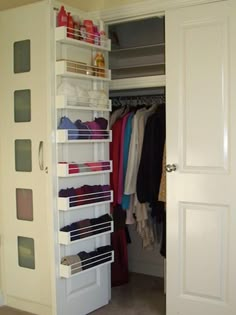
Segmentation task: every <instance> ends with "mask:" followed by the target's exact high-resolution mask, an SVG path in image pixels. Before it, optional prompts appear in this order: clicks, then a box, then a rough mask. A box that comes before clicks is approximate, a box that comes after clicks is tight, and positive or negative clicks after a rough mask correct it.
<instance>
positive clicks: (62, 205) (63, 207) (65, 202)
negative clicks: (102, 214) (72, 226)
mask: <svg viewBox="0 0 236 315" xmlns="http://www.w3.org/2000/svg"><path fill="white" fill-rule="evenodd" d="M102 193H106V195H105V196H104V195H102ZM94 194H95V195H99V194H100V195H101V197H93V195H94ZM88 196H89V197H88ZM76 197H78V198H81V197H85V198H87V199H86V200H89V201H91V203H87V204H83V205H80V206H77V205H75V206H72V207H70V203H74V204H76V203H77V202H76V201H72V202H70V198H72V199H73V198H74V199H75V198H76ZM108 197H109V200H106V201H103V200H101V201H96V202H93V200H97V199H104V198H108ZM111 202H113V191H112V190H108V191H104V192H96V193H90V194H84V195H78V196H71V197H58V209H59V210H60V211H71V210H79V209H83V208H87V207H93V206H97V205H101V204H107V203H111Z"/></svg>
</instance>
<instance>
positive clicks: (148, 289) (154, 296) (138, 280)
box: [0, 273, 166, 315]
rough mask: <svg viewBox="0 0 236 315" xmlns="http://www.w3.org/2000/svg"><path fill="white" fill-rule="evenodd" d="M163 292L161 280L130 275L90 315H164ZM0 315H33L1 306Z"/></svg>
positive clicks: (140, 275)
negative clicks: (102, 305) (108, 301)
mask: <svg viewBox="0 0 236 315" xmlns="http://www.w3.org/2000/svg"><path fill="white" fill-rule="evenodd" d="M163 292H164V284H163V279H161V278H156V277H152V276H146V275H142V274H135V273H132V274H130V281H129V283H128V284H126V285H123V286H120V287H116V288H113V289H112V299H111V302H110V303H109V304H108V305H106V306H104V307H102V308H100V309H99V310H97V311H95V312H92V313H90V315H165V313H166V311H165V295H164V293H163ZM0 315H33V314H31V313H27V312H23V311H19V310H16V309H13V308H10V307H6V306H3V307H0ZM65 315H69V314H65Z"/></svg>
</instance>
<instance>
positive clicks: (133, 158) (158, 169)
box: [111, 100, 165, 248]
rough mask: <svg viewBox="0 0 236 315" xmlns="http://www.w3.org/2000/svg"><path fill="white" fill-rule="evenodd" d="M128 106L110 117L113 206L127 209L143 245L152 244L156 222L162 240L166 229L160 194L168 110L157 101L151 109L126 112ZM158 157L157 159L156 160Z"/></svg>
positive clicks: (149, 245) (150, 245)
mask: <svg viewBox="0 0 236 315" xmlns="http://www.w3.org/2000/svg"><path fill="white" fill-rule="evenodd" d="M119 101H120V100H119ZM136 103H138V102H136ZM146 105H147V104H146ZM127 109H131V107H130V106H126V107H125V109H123V110H121V109H117V110H115V111H114V113H112V117H111V118H112V119H111V122H112V124H113V126H112V132H113V143H112V145H111V159H112V160H113V174H112V175H111V177H112V178H111V186H112V189H113V190H114V202H113V207H114V206H116V205H121V207H122V209H124V210H126V211H125V212H126V223H127V224H133V223H134V222H135V221H136V223H137V232H138V234H139V235H140V237H141V239H142V243H143V247H144V248H153V245H154V242H155V237H154V234H155V233H154V224H153V222H155V226H156V222H157V223H158V225H157V226H158V228H157V230H158V233H156V234H158V239H159V240H161V239H162V232H163V226H162V224H163V220H164V219H163V218H164V215H163V213H162V210H161V209H162V208H161V207H158V205H159V204H158V197H159V196H158V194H159V188H160V182H161V178H162V173H163V172H162V165H163V164H164V157H163V147H164V142H165V111H164V106H157V104H155V105H154V106H150V107H149V108H148V109H147V108H145V107H142V108H140V109H138V110H137V109H136V110H135V112H134V111H132V112H129V113H127ZM119 115H120V116H119ZM155 161H158V163H157V164H155ZM145 163H146V164H145ZM163 181H164V178H163ZM163 185H164V184H163ZM144 186H145V187H144ZM158 211H159V212H158ZM134 216H135V219H134ZM155 230H156V228H155Z"/></svg>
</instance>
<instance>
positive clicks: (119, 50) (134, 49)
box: [111, 43, 165, 53]
mask: <svg viewBox="0 0 236 315" xmlns="http://www.w3.org/2000/svg"><path fill="white" fill-rule="evenodd" d="M159 47H160V48H164V47H165V43H158V44H153V45H145V46H136V47H127V48H119V49H112V51H111V52H112V53H123V52H129V51H135V52H136V51H137V50H141V49H152V48H159Z"/></svg>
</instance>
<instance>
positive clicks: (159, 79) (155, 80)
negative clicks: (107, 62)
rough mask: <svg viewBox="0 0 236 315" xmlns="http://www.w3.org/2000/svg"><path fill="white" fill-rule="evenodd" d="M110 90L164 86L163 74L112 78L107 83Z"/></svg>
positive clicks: (164, 77)
mask: <svg viewBox="0 0 236 315" xmlns="http://www.w3.org/2000/svg"><path fill="white" fill-rule="evenodd" d="M109 86H110V90H113V91H117V90H128V89H139V88H151V87H164V86H166V76H165V75H155V76H148V77H138V78H128V79H127V78H126V79H116V80H112V81H111V82H110V84H109Z"/></svg>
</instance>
